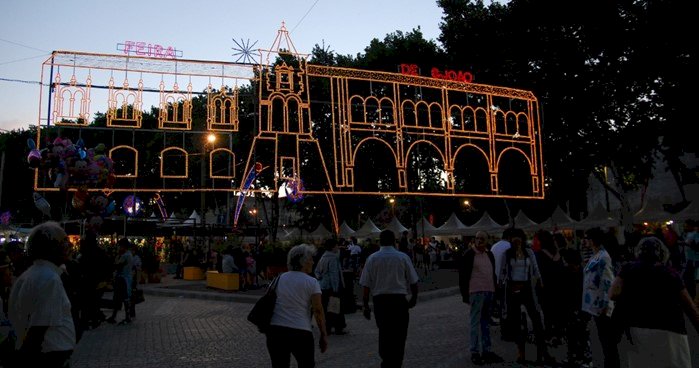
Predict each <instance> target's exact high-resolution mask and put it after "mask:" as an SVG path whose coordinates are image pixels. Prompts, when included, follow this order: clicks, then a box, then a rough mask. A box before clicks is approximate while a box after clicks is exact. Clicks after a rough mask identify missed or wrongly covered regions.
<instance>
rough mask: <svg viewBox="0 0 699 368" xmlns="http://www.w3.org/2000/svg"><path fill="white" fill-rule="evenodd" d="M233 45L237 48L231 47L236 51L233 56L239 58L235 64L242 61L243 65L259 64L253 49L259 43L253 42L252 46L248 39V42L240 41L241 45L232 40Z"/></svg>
mask: <svg viewBox="0 0 699 368" xmlns="http://www.w3.org/2000/svg"><path fill="white" fill-rule="evenodd" d="M232 40H233V43H235V45H236V46H237V47H231V49H233V51H236V52H235V53H234V54H233V56H234V57H235V56H237V57H238V58H237V59H236V60H235V62H236V63H237V62H240V61H241V60H242V62H243V63H248V64H257V59H255V56H254V55H253V52H254V50H253V47H255V45H257V41H255V42H253V43H252V44H250V39H249V38H248V39H247V41H243V39H242V38H241V39H240V43H238V41H236V40H235V38H232Z"/></svg>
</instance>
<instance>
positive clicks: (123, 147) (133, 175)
mask: <svg viewBox="0 0 699 368" xmlns="http://www.w3.org/2000/svg"><path fill="white" fill-rule="evenodd" d="M117 150H129V151H133V153H134V166H133V167H132V169H133V172H132V174H125V175H117V174H114V176H115V177H117V178H129V179H135V178H137V177H138V150H137V149H135V148H133V147H131V146H127V145H125V144H122V145H120V146H116V147H114V148H112V149H110V150H109V158H110V159H112V162H114V158H113V153H114V152H115V151H117Z"/></svg>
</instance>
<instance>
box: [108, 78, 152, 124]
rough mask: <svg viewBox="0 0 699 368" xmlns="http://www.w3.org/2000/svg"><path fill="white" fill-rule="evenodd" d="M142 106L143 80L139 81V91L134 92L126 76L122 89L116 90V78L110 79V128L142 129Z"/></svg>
mask: <svg viewBox="0 0 699 368" xmlns="http://www.w3.org/2000/svg"><path fill="white" fill-rule="evenodd" d="M142 104H143V79H139V80H138V89H136V90H135V91H133V90H131V89H130V88H129V80H128V79H127V78H126V76H125V77H124V83H123V85H122V88H120V89H115V88H114V78H113V77H110V78H109V100H108V106H109V108H108V110H107V126H108V127H121V128H140V127H141V119H142V115H143V111H142V110H141V109H142ZM119 109H121V111H119ZM129 112H130V113H129Z"/></svg>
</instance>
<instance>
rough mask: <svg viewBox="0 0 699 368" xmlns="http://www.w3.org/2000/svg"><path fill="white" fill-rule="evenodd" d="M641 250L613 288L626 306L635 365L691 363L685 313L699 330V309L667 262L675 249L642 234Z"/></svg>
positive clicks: (631, 358) (613, 296) (632, 364)
mask: <svg viewBox="0 0 699 368" xmlns="http://www.w3.org/2000/svg"><path fill="white" fill-rule="evenodd" d="M635 255H636V261H635V262H632V263H629V264H627V265H625V266H624V267H623V268H622V270H621V272H620V273H619V275H618V276H617V277H616V278H615V279H614V283H613V284H612V287H611V289H610V291H609V296H610V298H611V299H612V300H616V301H617V302H618V303H619V307H618V308H623V315H622V316H621V318H622V320H623V322H624V324H625V327H627V328H628V331H627V336H628V337H629V339H630V342H631V345H632V348H631V349H629V350H628V353H627V354H628V362H629V367H641V366H646V367H660V366H663V367H691V366H692V361H691V354H690V350H689V342H688V340H687V328H686V327H685V322H684V314H686V315H687V317H688V318H689V320H690V322H691V323H692V325H694V328H695V329H696V330H697V331H698V332H699V310H697V307H696V306H695V305H694V303H693V302H692V299H691V298H690V296H689V293H687V289H686V288H685V286H684V284H683V283H682V279H681V278H680V276H679V275H677V274H676V273H675V272H674V271H673V270H672V269H671V268H669V267H668V266H667V265H666V261H667V259H668V257H669V251H668V249H667V248H666V247H665V245H664V244H663V242H662V241H661V240H660V239H658V238H656V237H646V238H642V239H641V241H639V243H638V245H637V246H636V250H635Z"/></svg>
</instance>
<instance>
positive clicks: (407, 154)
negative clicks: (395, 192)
mask: <svg viewBox="0 0 699 368" xmlns="http://www.w3.org/2000/svg"><path fill="white" fill-rule="evenodd" d="M418 145H427V146H429V147H431V150H433V151H436V152H437V154H438V156H436V158H437V159H438V160H440V162H441V163H442V166H441V168H440V169H441V170H443V171H444V172H445V174H446V175H447V178H446V181H445V183H444V190H445V191H446V190H449V189H450V187H451V185H450V184H449V180H450V178H451V168H450V167H449V162H448V160H447V158H446V156H445V155H444V152H443V151H442V149H441V148H439V147H438V146H437V145H436V144H435V143H434V142H431V141H429V140H426V139H420V140H417V141H415V142H411V143H410V146H409V147H408V149H407V150H406V151H405V156H404V158H403V162H404V163H405V167H406V189H407V190H410V189H411V188H410V186H409V185H408V183H409V182H410V175H408V174H409V173H410V172H411V171H412V170H409V169H408V164H409V162H410V161H409V160H410V154H411V153H412V152H413V149H415V148H416V147H418Z"/></svg>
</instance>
